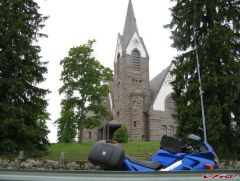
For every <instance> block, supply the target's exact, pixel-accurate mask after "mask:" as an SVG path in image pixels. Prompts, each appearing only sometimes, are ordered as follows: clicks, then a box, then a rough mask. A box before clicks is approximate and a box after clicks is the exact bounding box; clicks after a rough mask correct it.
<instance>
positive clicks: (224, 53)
mask: <svg viewBox="0 0 240 181" xmlns="http://www.w3.org/2000/svg"><path fill="white" fill-rule="evenodd" d="M171 12H172V20H171V23H170V24H169V25H167V27H168V28H170V29H171V30H172V39H173V44H172V46H173V47H175V48H176V49H177V50H178V51H180V54H179V55H178V56H177V57H176V58H175V59H174V61H173V63H174V65H175V66H176V68H175V69H174V70H173V71H172V73H173V74H174V75H175V76H176V79H175V81H173V83H172V85H173V89H174V93H173V99H174V100H175V102H176V105H177V111H176V118H177V121H178V124H179V128H178V135H179V136H186V134H189V133H192V132H193V133H198V127H202V121H201V120H202V116H201V106H200V96H199V83H198V77H197V66H196V54H195V48H196V47H195V45H194V37H193V35H194V29H195V30H196V31H195V32H196V44H197V50H198V56H199V61H200V71H201V74H202V76H201V78H202V88H203V98H204V104H205V114H206V124H207V137H208V141H209V142H210V143H211V144H212V145H213V146H214V148H215V150H216V151H217V153H218V154H221V155H227V154H232V153H236V152H237V151H238V150H240V109H239V108H240V57H239V56H240V52H239V51H240V21H239V17H240V2H239V1H237V0H224V1H222V0H210V1H209V0H192V1H187V0H178V1H176V4H175V5H174V6H173V7H172V8H171ZM238 152H239V151H238Z"/></svg>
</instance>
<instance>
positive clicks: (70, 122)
mask: <svg viewBox="0 0 240 181" xmlns="http://www.w3.org/2000/svg"><path fill="white" fill-rule="evenodd" d="M67 100H68V99H67ZM67 100H63V101H62V110H61V116H60V118H59V119H58V120H57V121H56V122H55V123H58V141H59V142H63V143H73V142H74V141H75V137H76V134H77V132H76V128H77V127H76V123H75V115H74V110H73V107H71V106H70V107H69V104H68V103H69V101H67Z"/></svg>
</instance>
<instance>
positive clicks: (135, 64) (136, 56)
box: [132, 49, 140, 71]
mask: <svg viewBox="0 0 240 181" xmlns="http://www.w3.org/2000/svg"><path fill="white" fill-rule="evenodd" d="M139 59H140V53H139V51H138V50H136V49H135V50H133V51H132V61H133V70H135V71H139V69H140V63H139V61H140V60H139Z"/></svg>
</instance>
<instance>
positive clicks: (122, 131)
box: [113, 126, 128, 143]
mask: <svg viewBox="0 0 240 181" xmlns="http://www.w3.org/2000/svg"><path fill="white" fill-rule="evenodd" d="M113 140H115V141H117V142H119V143H127V142H128V131H127V128H126V127H125V126H122V127H121V128H118V129H117V130H116V131H115V132H114V134H113Z"/></svg>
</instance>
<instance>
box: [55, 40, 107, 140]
mask: <svg viewBox="0 0 240 181" xmlns="http://www.w3.org/2000/svg"><path fill="white" fill-rule="evenodd" d="M94 42H95V41H88V43H87V44H83V45H80V46H78V47H74V48H71V49H70V51H69V54H68V56H67V57H65V58H64V59H63V60H62V61H61V65H62V66H63V71H62V74H61V80H62V81H63V86H62V87H61V88H60V89H59V92H60V94H65V95H66V98H65V99H64V100H63V101H62V106H63V107H64V106H65V105H66V104H67V105H68V106H67V109H66V110H64V112H66V111H67V112H68V113H69V112H71V114H74V115H72V116H73V118H74V123H71V124H72V125H74V126H72V127H71V128H70V127H69V129H70V130H71V129H75V126H76V128H77V130H78V142H80V143H81V142H82V138H83V128H84V127H87V128H92V127H95V126H98V125H99V124H100V119H101V118H102V116H106V115H107V114H108V112H107V110H106V107H105V106H104V105H103V103H102V99H103V97H104V96H107V95H108V93H109V86H108V82H109V81H110V80H112V71H111V70H110V69H109V68H105V67H104V66H103V65H101V64H100V63H99V61H97V60H96V59H95V57H93V56H92V53H93V51H94V50H93V48H92V45H93V43H94ZM90 113H92V116H88V115H87V114H90ZM60 120H62V121H61V122H60V121H59V122H58V124H59V127H58V128H59V133H60V135H58V136H59V137H61V136H62V135H61V133H62V131H63V130H62V129H63V124H69V123H67V122H68V121H69V120H68V119H65V118H64V117H61V118H60ZM71 121H72V120H71ZM70 130H69V131H70ZM72 132H73V131H72Z"/></svg>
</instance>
